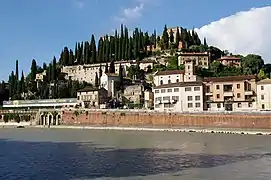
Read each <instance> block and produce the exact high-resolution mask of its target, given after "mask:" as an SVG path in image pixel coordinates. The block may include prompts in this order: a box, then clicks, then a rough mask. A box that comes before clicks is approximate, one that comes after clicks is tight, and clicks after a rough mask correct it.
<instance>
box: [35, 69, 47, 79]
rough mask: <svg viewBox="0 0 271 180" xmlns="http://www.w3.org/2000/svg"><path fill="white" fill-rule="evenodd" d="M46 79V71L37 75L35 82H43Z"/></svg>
mask: <svg viewBox="0 0 271 180" xmlns="http://www.w3.org/2000/svg"><path fill="white" fill-rule="evenodd" d="M45 77H46V70H44V71H43V72H42V73H37V74H36V79H35V80H36V81H41V82H43V80H44V78H45Z"/></svg>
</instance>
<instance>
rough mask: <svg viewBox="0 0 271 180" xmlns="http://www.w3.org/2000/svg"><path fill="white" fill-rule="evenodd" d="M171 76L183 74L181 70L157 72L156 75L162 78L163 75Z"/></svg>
mask: <svg viewBox="0 0 271 180" xmlns="http://www.w3.org/2000/svg"><path fill="white" fill-rule="evenodd" d="M173 74H184V71H183V70H169V71H159V72H158V73H157V74H156V75H157V76H164V75H173Z"/></svg>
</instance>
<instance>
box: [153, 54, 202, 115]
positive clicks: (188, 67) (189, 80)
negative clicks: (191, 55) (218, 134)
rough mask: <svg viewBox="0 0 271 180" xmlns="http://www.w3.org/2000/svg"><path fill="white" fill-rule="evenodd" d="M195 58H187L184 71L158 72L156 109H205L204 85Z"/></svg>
mask: <svg viewBox="0 0 271 180" xmlns="http://www.w3.org/2000/svg"><path fill="white" fill-rule="evenodd" d="M194 62H195V61H194V60H191V59H187V60H185V62H184V63H185V65H184V66H185V69H184V71H180V70H172V71H161V72H158V73H157V74H156V75H155V77H154V84H155V85H156V86H155V87H154V88H153V93H154V109H155V110H157V111H164V110H165V111H174V112H183V111H203V86H202V81H201V78H200V77H198V76H197V75H196V74H195V65H194Z"/></svg>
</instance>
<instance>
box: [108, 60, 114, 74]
mask: <svg viewBox="0 0 271 180" xmlns="http://www.w3.org/2000/svg"><path fill="white" fill-rule="evenodd" d="M109 73H115V62H114V61H111V62H110V66H109Z"/></svg>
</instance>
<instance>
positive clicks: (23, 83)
mask: <svg viewBox="0 0 271 180" xmlns="http://www.w3.org/2000/svg"><path fill="white" fill-rule="evenodd" d="M20 93H25V82H24V72H23V71H22V75H21V81H20Z"/></svg>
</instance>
